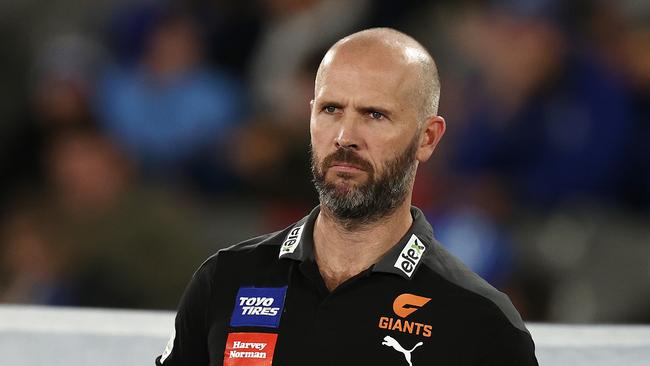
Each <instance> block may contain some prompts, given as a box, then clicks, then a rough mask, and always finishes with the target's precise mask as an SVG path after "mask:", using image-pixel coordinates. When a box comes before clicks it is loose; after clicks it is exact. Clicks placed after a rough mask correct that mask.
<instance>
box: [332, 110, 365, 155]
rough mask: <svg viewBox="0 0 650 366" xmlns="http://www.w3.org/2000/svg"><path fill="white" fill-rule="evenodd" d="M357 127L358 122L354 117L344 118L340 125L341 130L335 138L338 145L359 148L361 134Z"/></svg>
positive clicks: (339, 146)
mask: <svg viewBox="0 0 650 366" xmlns="http://www.w3.org/2000/svg"><path fill="white" fill-rule="evenodd" d="M356 129H357V126H356V122H355V121H353V120H352V118H344V119H343V120H342V121H341V123H340V125H339V131H338V134H337V136H336V138H335V140H334V143H335V145H336V147H337V148H348V149H355V150H357V149H359V136H358V131H356Z"/></svg>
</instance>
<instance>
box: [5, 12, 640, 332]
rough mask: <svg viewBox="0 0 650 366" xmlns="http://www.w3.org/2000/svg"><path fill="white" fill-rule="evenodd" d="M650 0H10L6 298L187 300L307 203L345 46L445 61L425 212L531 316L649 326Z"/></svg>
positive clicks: (89, 302) (422, 174)
mask: <svg viewBox="0 0 650 366" xmlns="http://www.w3.org/2000/svg"><path fill="white" fill-rule="evenodd" d="M649 19H650V6H649V5H648V4H647V3H644V2H642V1H633V0H623V1H572V2H566V1H559V0H546V1H544V0H528V1H515V0H512V1H506V0H503V1H435V2H425V1H418V2H404V1H389V0H378V1H370V0H347V1H335V0H330V1H327V0H323V1H318V0H304V1H299V0H257V1H238V2H235V1H218V0H212V1H208V0H203V1H200V0H194V1H185V2H182V3H180V2H179V3H175V2H161V1H155V2H154V1H126V0H124V1H117V0H115V1H109V0H104V1H93V2H83V1H79V0H52V1H49V2H47V3H43V2H38V1H34V0H23V1H19V2H13V3H10V2H2V4H0V29H1V31H0V45H2V50H3V52H2V57H0V70H1V71H0V72H1V74H2V80H3V82H2V83H1V84H0V118H1V121H2V122H1V124H0V169H2V170H1V174H2V175H1V179H0V185H1V188H0V210H1V211H0V213H1V216H0V302H1V303H19V304H46V305H71V306H88V307H90V306H92V307H115V308H137V309H173V308H174V307H175V306H176V303H177V301H178V298H179V296H180V294H181V292H182V290H183V287H184V285H185V284H186V283H187V281H188V280H189V277H190V276H191V274H192V272H193V271H194V269H195V268H196V267H197V266H198V265H199V264H200V263H201V261H202V260H203V259H204V258H205V257H206V256H207V255H209V254H211V253H213V252H215V251H216V250H218V249H219V248H221V247H223V246H227V245H231V244H233V243H236V242H237V241H239V240H242V239H245V238H247V237H250V236H254V235H258V234H261V233H264V232H268V231H272V230H277V229H280V228H283V227H285V226H286V225H288V224H289V223H291V222H292V221H294V220H296V219H297V218H299V217H302V216H303V215H304V214H305V213H306V212H307V211H308V210H309V209H310V208H311V207H312V206H313V205H314V204H316V202H317V200H316V196H315V193H314V191H313V188H312V186H311V183H310V177H309V174H308V153H307V151H308V144H309V135H308V119H309V107H308V102H309V100H310V98H311V96H312V86H313V84H312V83H313V76H314V72H315V69H316V67H317V65H318V62H319V60H320V58H321V57H322V55H323V53H324V51H325V50H326V49H327V47H329V46H330V45H331V44H332V43H333V42H334V41H335V40H336V39H338V38H340V37H341V36H344V35H346V34H349V33H351V32H353V31H356V30H360V29H363V28H367V27H373V26H390V27H394V28H397V29H399V30H402V31H405V32H407V33H409V34H411V35H413V36H414V37H415V38H417V39H418V40H420V41H421V42H422V43H423V44H424V45H425V46H426V47H427V48H428V49H430V51H431V53H432V54H433V56H434V57H435V58H436V60H437V62H438V66H439V69H440V76H441V81H442V97H441V107H440V113H441V115H443V116H444V117H445V118H446V119H447V122H448V133H447V135H446V136H445V138H444V139H443V142H442V144H441V146H440V148H439V150H438V151H437V153H436V154H435V155H434V157H433V158H432V160H431V161H430V162H429V163H428V164H426V165H423V166H421V168H420V171H419V172H418V180H417V183H416V189H415V194H414V203H415V204H416V205H418V206H419V207H421V208H422V209H423V211H424V212H425V213H426V214H427V216H428V218H429V219H430V221H431V222H432V223H433V226H434V230H435V233H436V235H437V237H438V238H439V239H440V240H441V241H442V242H443V243H445V244H446V245H447V246H448V247H449V248H450V250H451V251H452V252H453V253H455V254H456V255H458V256H459V257H460V258H461V259H462V260H463V261H465V262H466V263H467V264H468V265H470V267H472V268H473V269H474V270H476V271H477V272H478V273H480V274H481V275H482V276H484V277H485V278H486V279H487V280H488V281H490V282H491V283H492V284H493V285H495V286H496V287H498V288H500V289H502V290H503V291H505V292H507V293H508V294H509V295H510V296H511V298H512V299H513V302H515V304H516V306H517V307H518V308H519V310H520V312H521V313H522V316H523V317H524V319H525V320H527V321H543V322H571V323H573V322H579V323H590V322H599V323H602V322H616V323H620V322H623V323H625V322H629V323H632V322H634V323H648V322H650V310H649V309H650V226H649V225H648V223H649V214H650V143H648V141H650V125H649V124H648V122H649V119H648V86H649V81H650V30H649V24H650V22H649Z"/></svg>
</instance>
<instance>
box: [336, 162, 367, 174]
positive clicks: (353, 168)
mask: <svg viewBox="0 0 650 366" xmlns="http://www.w3.org/2000/svg"><path fill="white" fill-rule="evenodd" d="M329 167H330V169H334V170H336V171H339V172H346V173H357V172H364V171H365V169H364V168H363V167H362V166H360V165H357V164H353V163H347V162H342V161H334V162H332V164H330V166H329Z"/></svg>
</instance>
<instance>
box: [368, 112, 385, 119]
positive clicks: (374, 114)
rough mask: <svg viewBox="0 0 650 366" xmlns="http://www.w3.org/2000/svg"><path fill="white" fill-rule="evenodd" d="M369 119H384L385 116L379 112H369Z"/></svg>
mask: <svg viewBox="0 0 650 366" xmlns="http://www.w3.org/2000/svg"><path fill="white" fill-rule="evenodd" d="M370 117H371V118H372V119H382V118H384V117H385V116H384V114H383V113H381V112H370Z"/></svg>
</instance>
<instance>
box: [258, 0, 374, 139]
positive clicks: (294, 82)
mask: <svg viewBox="0 0 650 366" xmlns="http://www.w3.org/2000/svg"><path fill="white" fill-rule="evenodd" d="M264 5H265V6H266V12H267V14H268V16H269V22H268V23H267V25H266V29H265V32H264V35H263V37H262V39H261V40H260V43H259V44H258V46H257V50H256V52H255V53H254V54H253V60H252V65H251V70H250V82H251V88H252V91H253V98H254V102H255V107H256V109H257V110H259V111H260V113H262V114H267V113H273V116H274V119H275V122H277V123H282V124H284V126H285V127H288V128H294V127H292V125H294V124H295V123H300V124H299V125H298V126H302V127H304V126H305V124H304V123H306V122H307V121H308V120H309V108H308V103H309V100H311V98H312V97H313V77H314V76H315V70H316V68H314V70H313V71H314V72H313V74H310V75H309V77H308V80H309V82H308V83H307V84H308V85H309V87H308V89H309V92H308V93H307V94H305V93H303V91H304V84H302V83H301V81H302V80H303V79H302V76H303V75H302V73H303V71H304V66H305V64H307V62H308V61H309V60H310V59H311V58H314V55H315V54H316V53H320V54H318V56H319V57H317V58H318V59H320V58H321V57H322V53H324V52H323V51H324V50H326V49H327V48H328V47H329V46H330V45H331V44H332V43H333V42H334V41H335V40H336V39H338V38H340V37H341V36H343V35H344V34H346V33H349V32H350V31H352V30H354V29H356V28H358V27H359V25H360V24H361V21H362V20H363V19H364V18H363V16H364V15H365V12H366V11H367V10H368V8H369V5H370V2H369V1H367V0H350V1H337V0H309V1H301V0H266V1H264ZM333 14H336V16H333ZM303 130H304V129H303Z"/></svg>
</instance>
